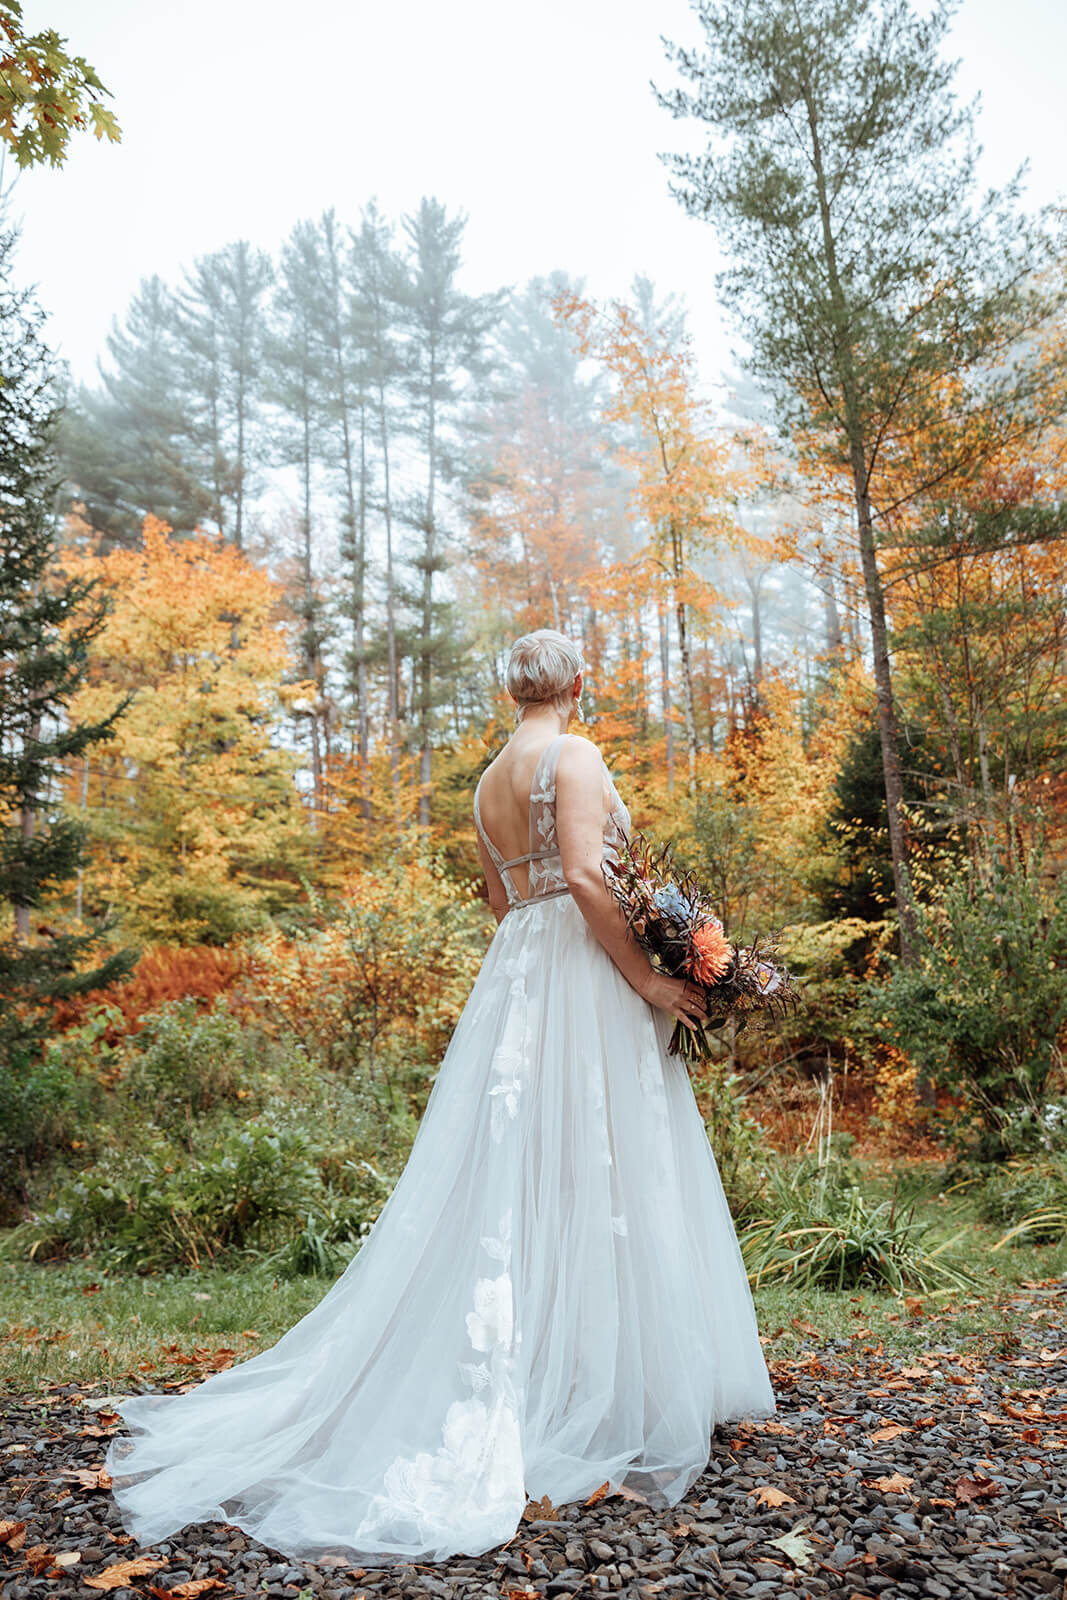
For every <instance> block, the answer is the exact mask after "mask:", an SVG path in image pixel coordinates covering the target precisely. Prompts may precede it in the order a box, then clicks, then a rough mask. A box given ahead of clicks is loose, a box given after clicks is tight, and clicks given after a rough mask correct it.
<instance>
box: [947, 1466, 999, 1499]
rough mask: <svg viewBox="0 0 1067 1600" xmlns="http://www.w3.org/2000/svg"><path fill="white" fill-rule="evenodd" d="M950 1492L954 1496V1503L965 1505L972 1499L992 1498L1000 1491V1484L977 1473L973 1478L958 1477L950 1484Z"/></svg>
mask: <svg viewBox="0 0 1067 1600" xmlns="http://www.w3.org/2000/svg"><path fill="white" fill-rule="evenodd" d="M952 1492H953V1494H954V1495H955V1496H956V1503H957V1504H958V1505H961V1506H965V1505H969V1504H970V1503H971V1501H972V1500H992V1499H993V1498H994V1496H996V1495H998V1494H999V1493H1000V1484H999V1483H997V1482H996V1481H995V1480H994V1479H993V1478H987V1477H985V1476H983V1474H982V1473H979V1474H978V1476H977V1477H975V1478H968V1477H963V1478H958V1479H957V1480H956V1482H955V1483H954V1484H953V1486H952Z"/></svg>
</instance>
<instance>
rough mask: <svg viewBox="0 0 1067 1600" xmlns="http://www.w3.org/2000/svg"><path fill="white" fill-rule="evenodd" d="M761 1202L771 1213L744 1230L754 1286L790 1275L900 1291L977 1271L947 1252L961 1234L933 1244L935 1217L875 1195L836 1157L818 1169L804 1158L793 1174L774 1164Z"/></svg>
mask: <svg viewBox="0 0 1067 1600" xmlns="http://www.w3.org/2000/svg"><path fill="white" fill-rule="evenodd" d="M762 1204H763V1206H764V1208H765V1210H766V1212H767V1215H766V1216H764V1217H762V1218H760V1219H759V1220H758V1221H756V1222H753V1223H751V1224H750V1226H749V1227H748V1228H746V1229H745V1231H744V1232H743V1233H742V1235H741V1241H740V1242H741V1253H742V1255H743V1257H744V1260H745V1265H746V1267H747V1269H748V1275H749V1280H750V1282H751V1283H752V1284H753V1285H754V1286H755V1285H758V1284H760V1283H765V1282H769V1281H773V1280H775V1279H789V1280H790V1281H791V1282H793V1283H796V1284H798V1285H800V1286H803V1287H808V1288H824V1289H854V1288H857V1287H859V1286H860V1285H862V1284H867V1285H870V1286H871V1287H874V1288H889V1289H892V1290H893V1291H894V1292H896V1293H898V1294H899V1293H901V1292H902V1291H903V1290H905V1289H917V1290H919V1291H920V1292H922V1293H931V1292H935V1291H936V1290H938V1289H942V1290H944V1289H948V1288H962V1287H965V1286H969V1285H970V1284H971V1283H972V1282H973V1279H972V1277H971V1275H970V1274H969V1273H968V1272H967V1271H966V1270H965V1269H964V1268H962V1267H960V1266H958V1265H956V1264H954V1263H953V1262H952V1261H951V1260H949V1259H948V1252H949V1250H950V1248H951V1246H952V1245H953V1244H955V1242H956V1240H955V1239H952V1240H946V1241H945V1242H943V1243H942V1244H940V1245H938V1246H935V1247H931V1246H930V1245H929V1244H928V1243H927V1233H928V1231H929V1227H930V1224H929V1223H921V1222H917V1221H916V1219H915V1215H914V1211H913V1209H912V1208H911V1207H910V1206H909V1207H898V1205H897V1201H896V1197H894V1198H893V1199H892V1200H882V1201H877V1202H873V1203H872V1201H871V1200H870V1199H869V1198H868V1197H867V1195H866V1194H865V1193H864V1190H863V1188H862V1186H861V1185H860V1183H859V1182H858V1181H857V1180H856V1178H855V1176H854V1175H853V1174H852V1173H851V1172H850V1171H849V1170H848V1169H847V1168H841V1167H839V1166H838V1165H837V1164H836V1163H833V1164H828V1165H826V1166H824V1167H823V1168H821V1169H815V1170H813V1168H812V1165H811V1163H810V1162H801V1163H800V1164H799V1166H798V1167H797V1169H796V1170H795V1172H794V1173H793V1174H792V1175H791V1176H787V1175H786V1174H784V1173H783V1172H782V1171H781V1170H780V1169H779V1170H775V1171H772V1173H771V1176H770V1184H769V1188H768V1190H767V1192H766V1193H765V1195H764V1197H763V1201H762Z"/></svg>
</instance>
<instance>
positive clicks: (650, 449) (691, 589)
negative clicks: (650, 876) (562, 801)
mask: <svg viewBox="0 0 1067 1600" xmlns="http://www.w3.org/2000/svg"><path fill="white" fill-rule="evenodd" d="M555 309H556V314H557V316H558V317H559V318H560V320H561V321H562V322H564V323H566V324H567V325H569V326H570V327H571V328H573V329H574V331H575V334H576V336H577V339H578V344H579V348H580V349H581V351H582V353H583V354H584V355H586V356H589V357H591V358H592V359H594V360H596V361H599V362H601V363H603V365H604V366H605V367H606V368H607V369H608V371H609V372H610V373H611V374H612V376H613V377H614V379H615V384H614V388H613V391H612V394H611V397H610V399H609V400H608V402H607V404H606V407H605V413H604V414H605V417H606V419H607V420H608V421H609V422H611V423H613V424H615V425H616V427H617V428H618V444H617V452H618V455H619V457H620V459H621V461H622V462H623V464H624V465H625V466H626V467H627V468H628V469H629V471H630V472H631V473H632V475H633V490H632V503H633V507H634V509H635V510H636V512H637V514H638V518H639V520H640V523H641V525H642V527H643V529H644V530H645V532H646V534H647V548H648V552H649V554H650V555H651V556H652V558H653V562H652V569H651V570H652V571H653V572H654V573H655V574H656V575H657V579H658V586H659V587H660V589H661V594H662V595H664V596H666V598H667V601H668V603H669V605H670V608H671V611H672V613H673V616H674V621H675V627H676V630H677V638H678V653H679V658H680V663H681V676H682V702H683V709H684V717H685V735H686V752H687V758H688V771H689V790H690V793H695V790H696V774H697V756H698V753H699V750H700V737H699V733H698V725H697V714H696V702H695V695H694V688H693V659H692V639H691V626H690V621H691V618H692V617H693V615H694V614H696V615H698V616H701V617H703V618H704V619H705V621H706V619H707V618H708V616H709V614H710V612H711V610H712V609H713V607H714V606H715V605H716V604H718V603H719V599H720V597H719V596H718V595H717V593H716V592H715V590H714V589H713V588H712V586H711V585H710V584H709V583H708V582H707V581H706V579H704V578H703V577H702V576H700V574H699V572H698V570H697V567H696V564H695V558H696V557H697V555H698V553H699V552H701V551H705V550H707V549H709V548H710V547H713V546H715V545H721V544H728V543H729V544H736V543H738V542H740V541H741V540H742V539H743V538H744V534H743V530H742V529H741V527H740V525H739V524H738V522H737V520H736V518H735V517H734V515H733V513H732V509H731V502H732V500H733V498H734V496H735V494H736V492H737V489H738V487H739V479H738V475H737V473H736V472H735V470H734V469H733V468H732V467H731V462H730V443H729V441H728V440H727V438H726V437H725V436H724V435H723V434H722V433H721V432H717V431H716V429H715V428H714V426H713V422H712V418H711V414H710V407H709V406H708V404H707V402H705V401H704V400H702V399H701V398H700V396H699V395H698V393H697V388H696V371H695V362H694V357H693V351H692V346H691V343H690V341H689V338H688V336H687V335H686V334H684V333H676V334H675V335H674V337H668V335H667V334H666V332H665V331H664V330H662V329H660V328H657V327H654V326H651V327H650V326H649V325H648V323H647V321H645V320H642V318H641V317H640V316H639V314H638V313H637V312H636V311H634V310H633V309H632V308H631V307H630V306H628V305H626V304H625V303H623V302H622V301H619V300H615V301H611V302H610V303H609V304H607V305H606V306H604V307H598V306H597V305H595V304H594V303H593V302H592V301H590V300H584V299H582V298H580V297H579V296H577V295H575V294H564V295H560V296H559V297H558V298H557V300H556V302H555Z"/></svg>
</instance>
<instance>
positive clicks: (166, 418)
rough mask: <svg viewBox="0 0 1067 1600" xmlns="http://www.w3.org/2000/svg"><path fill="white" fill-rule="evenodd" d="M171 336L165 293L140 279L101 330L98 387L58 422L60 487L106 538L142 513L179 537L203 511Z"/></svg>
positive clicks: (206, 493)
mask: <svg viewBox="0 0 1067 1600" xmlns="http://www.w3.org/2000/svg"><path fill="white" fill-rule="evenodd" d="M176 332H177V310H176V306H175V302H174V298H173V296H172V295H171V293H170V291H169V290H168V289H167V288H166V286H165V284H164V283H163V282H162V280H161V279H160V278H158V277H153V278H146V279H145V280H144V281H143V282H142V284H141V286H140V288H139V290H138V292H137V294H136V295H135V296H134V298H133V300H132V302H131V304H130V307H129V310H128V312H127V314H126V318H125V321H124V323H123V324H122V326H121V327H120V326H119V325H118V324H117V323H116V324H114V325H113V326H112V330H111V333H110V334H109V335H108V340H107V347H108V353H109V355H110V358H111V364H110V366H109V367H104V366H101V368H100V376H101V388H99V389H96V390H90V389H82V390H81V391H80V393H79V396H78V399H77V402H76V403H75V405H74V406H72V407H71V410H70V413H69V415H68V416H67V417H66V419H65V421H64V425H63V429H62V436H61V448H62V465H63V474H64V477H65V479H66V481H67V486H68V489H69V492H70V494H71V497H72V499H73V500H75V501H76V502H80V503H81V504H83V505H84V507H85V516H86V518H87V520H88V522H89V524H90V526H91V527H92V528H93V529H95V530H96V531H98V532H100V533H102V534H103V535H104V536H105V538H106V540H107V542H109V543H121V544H128V545H133V544H136V542H137V539H138V536H139V533H140V528H141V523H142V521H143V519H144V517H145V516H146V515H148V514H151V515H153V516H159V517H162V518H164V519H165V520H166V521H167V522H168V523H169V524H170V525H171V526H172V527H174V528H175V529H176V530H177V531H179V532H182V533H188V532H191V531H192V530H193V528H195V527H196V526H197V525H198V523H199V522H200V521H201V520H202V519H203V518H205V517H210V516H211V515H212V512H213V506H214V502H215V496H214V494H213V492H212V489H211V487H210V483H211V470H210V467H208V469H207V470H206V471H205V470H204V463H203V461H202V459H201V460H198V451H197V446H196V437H197V429H196V422H195V417H194V415H193V405H192V403H191V400H190V397H189V394H188V390H187V389H186V387H185V385H184V383H183V377H184V373H183V369H182V362H181V357H180V349H179V344H178V341H177V338H176Z"/></svg>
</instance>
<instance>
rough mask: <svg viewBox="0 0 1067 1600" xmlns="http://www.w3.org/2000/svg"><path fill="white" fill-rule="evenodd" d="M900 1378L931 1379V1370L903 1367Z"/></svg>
mask: <svg viewBox="0 0 1067 1600" xmlns="http://www.w3.org/2000/svg"><path fill="white" fill-rule="evenodd" d="M900 1376H901V1377H902V1378H926V1377H929V1369H928V1368H926V1367H901V1369H900Z"/></svg>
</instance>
